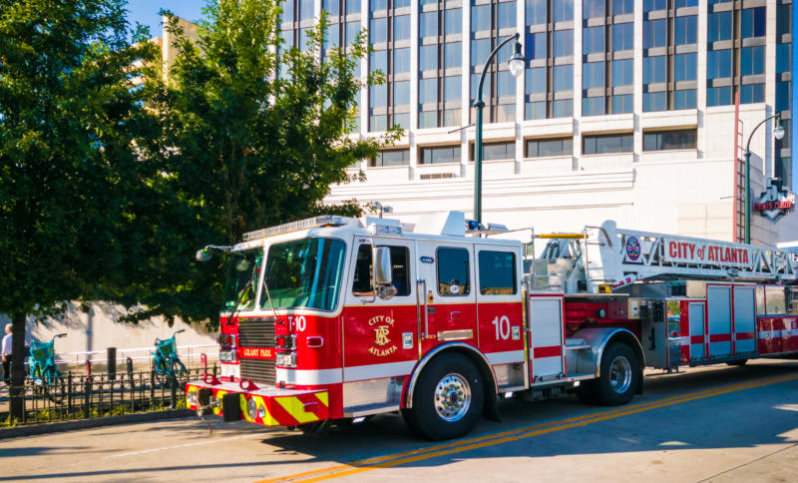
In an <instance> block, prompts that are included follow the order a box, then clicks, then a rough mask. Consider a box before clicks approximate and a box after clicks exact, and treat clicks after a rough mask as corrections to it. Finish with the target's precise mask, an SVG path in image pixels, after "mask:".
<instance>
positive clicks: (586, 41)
mask: <svg viewBox="0 0 798 483" xmlns="http://www.w3.org/2000/svg"><path fill="white" fill-rule="evenodd" d="M597 52H604V26H600V27H587V28H585V29H583V30H582V53H583V54H585V55H587V54H594V53H597Z"/></svg>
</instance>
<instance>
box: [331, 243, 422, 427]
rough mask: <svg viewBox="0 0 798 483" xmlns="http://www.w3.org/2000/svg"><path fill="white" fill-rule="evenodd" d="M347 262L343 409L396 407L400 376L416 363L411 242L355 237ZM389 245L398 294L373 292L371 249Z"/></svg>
mask: <svg viewBox="0 0 798 483" xmlns="http://www.w3.org/2000/svg"><path fill="white" fill-rule="evenodd" d="M353 241H354V243H353V247H352V249H353V252H352V253H353V254H354V256H353V257H351V258H352V259H351V260H350V261H349V267H348V273H349V276H348V278H347V283H346V286H345V290H346V297H345V304H344V309H343V311H342V313H341V319H342V324H343V367H344V370H343V379H344V384H343V402H344V413H345V414H349V415H354V414H358V413H359V412H361V411H367V410H374V409H377V408H386V407H394V406H398V404H399V403H400V400H401V391H402V385H403V381H404V377H405V376H406V375H407V374H409V373H410V372H411V371H412V369H413V366H414V365H415V364H416V363H417V362H418V342H417V341H418V315H417V310H416V309H417V305H416V288H415V284H414V283H412V281H413V280H414V279H415V275H416V274H415V273H414V272H415V266H414V264H413V258H414V257H413V255H414V253H413V252H414V246H413V243H411V242H408V241H405V240H401V239H396V238H387V237H386V238H380V237H363V236H356V237H355V238H354V240H353ZM385 246H387V247H389V248H390V254H391V266H392V269H391V279H392V284H393V286H394V288H395V289H396V294H395V295H394V296H392V297H391V296H389V295H387V294H384V293H383V294H382V295H383V296H384V297H381V296H380V294H379V293H378V292H377V291H375V287H374V280H373V249H374V248H375V247H385Z"/></svg>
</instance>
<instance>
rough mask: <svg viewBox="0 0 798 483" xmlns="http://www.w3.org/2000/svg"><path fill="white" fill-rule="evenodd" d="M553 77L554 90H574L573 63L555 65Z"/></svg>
mask: <svg viewBox="0 0 798 483" xmlns="http://www.w3.org/2000/svg"><path fill="white" fill-rule="evenodd" d="M552 77H553V82H554V92H562V91H572V90H573V89H574V66H573V65H555V66H554V73H553V76H552Z"/></svg>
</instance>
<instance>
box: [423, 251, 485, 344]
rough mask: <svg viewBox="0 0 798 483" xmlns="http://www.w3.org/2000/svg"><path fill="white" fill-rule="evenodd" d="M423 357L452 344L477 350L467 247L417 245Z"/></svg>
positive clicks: (474, 297) (470, 255) (475, 315)
mask: <svg viewBox="0 0 798 483" xmlns="http://www.w3.org/2000/svg"><path fill="white" fill-rule="evenodd" d="M418 250H419V252H418V259H419V262H420V263H419V264H418V267H419V277H418V278H419V281H418V286H419V290H421V291H425V294H424V295H423V296H422V297H419V304H420V307H419V309H420V310H419V313H420V314H421V321H420V326H421V327H420V331H421V340H422V351H421V352H422V354H423V353H427V352H428V351H429V350H430V349H432V348H433V347H435V346H437V345H439V344H443V343H446V342H452V341H462V342H465V343H468V344H472V345H474V346H476V345H477V344H476V340H477V330H476V329H477V321H476V317H477V314H476V296H475V290H474V260H473V253H472V251H471V248H470V246H469V245H468V244H458V243H455V242H444V243H439V242H426V241H424V242H419V244H418Z"/></svg>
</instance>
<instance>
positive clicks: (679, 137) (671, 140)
mask: <svg viewBox="0 0 798 483" xmlns="http://www.w3.org/2000/svg"><path fill="white" fill-rule="evenodd" d="M696 133H697V131H696V129H695V128H693V129H679V130H670V131H646V132H644V133H643V151H666V150H671V149H695V148H696V139H697V134H696Z"/></svg>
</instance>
